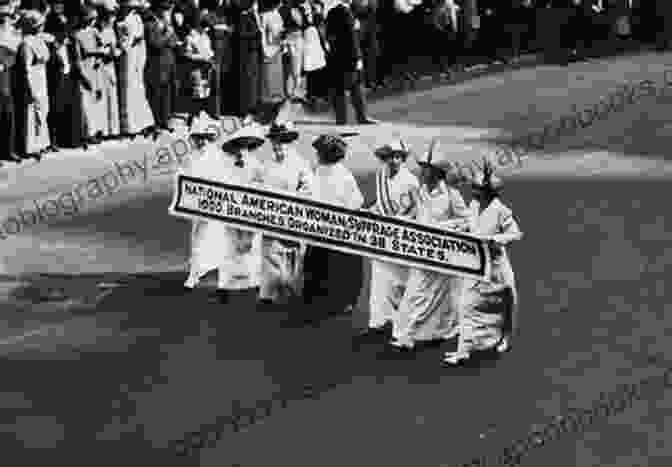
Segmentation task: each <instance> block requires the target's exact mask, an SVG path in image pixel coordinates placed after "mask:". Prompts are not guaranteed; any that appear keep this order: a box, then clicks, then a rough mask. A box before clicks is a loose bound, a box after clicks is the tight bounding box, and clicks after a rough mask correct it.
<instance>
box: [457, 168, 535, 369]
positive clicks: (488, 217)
mask: <svg viewBox="0 0 672 467" xmlns="http://www.w3.org/2000/svg"><path fill="white" fill-rule="evenodd" d="M501 186H502V182H501V180H500V179H499V178H497V177H495V176H494V175H493V168H492V165H491V164H490V163H489V162H485V163H484V167H483V171H482V173H481V174H479V175H478V176H477V177H476V179H475V180H474V181H473V183H472V190H473V192H474V201H472V203H471V204H470V210H471V211H472V215H473V219H472V223H471V228H470V230H471V231H472V232H473V233H475V234H478V235H482V236H485V237H489V238H490V239H491V242H490V243H489V246H490V251H491V255H492V275H491V278H490V282H483V281H476V280H468V281H465V288H464V295H463V300H462V301H463V305H462V314H461V317H460V324H459V335H460V337H459V340H458V347H457V351H456V352H448V353H446V354H445V358H444V362H445V363H447V364H450V365H455V364H458V363H460V362H462V361H464V360H467V359H468V358H469V357H470V356H471V355H472V354H473V353H474V352H478V351H485V350H491V349H494V350H496V351H497V352H499V353H503V352H506V351H508V350H510V349H511V347H512V338H513V336H514V334H515V331H516V329H517V312H518V294H517V292H516V283H515V277H514V274H513V269H512V268H511V262H510V261H509V256H508V253H507V248H506V245H508V244H509V243H510V242H512V241H514V240H520V239H521V238H522V236H523V233H522V232H521V230H520V228H519V227H518V223H517V222H516V220H515V219H514V217H513V213H512V211H511V209H510V208H509V207H508V206H506V205H505V204H504V203H503V202H502V200H501V199H500V197H499V193H500V189H501Z"/></svg>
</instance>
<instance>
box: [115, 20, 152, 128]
mask: <svg viewBox="0 0 672 467" xmlns="http://www.w3.org/2000/svg"><path fill="white" fill-rule="evenodd" d="M116 29H117V35H118V37H119V45H120V47H121V50H122V54H121V57H120V58H119V76H118V79H119V117H120V123H121V131H122V132H124V133H131V134H135V133H139V132H140V131H142V130H144V129H145V128H147V127H150V126H152V125H154V116H153V115H152V110H151V108H150V107H149V101H148V100H147V92H146V91H145V64H146V63H147V44H146V43H145V39H144V37H145V27H144V25H143V24H142V19H140V16H139V15H138V14H137V13H135V12H132V13H129V14H128V16H126V17H125V18H124V19H122V20H119V21H117V23H116Z"/></svg>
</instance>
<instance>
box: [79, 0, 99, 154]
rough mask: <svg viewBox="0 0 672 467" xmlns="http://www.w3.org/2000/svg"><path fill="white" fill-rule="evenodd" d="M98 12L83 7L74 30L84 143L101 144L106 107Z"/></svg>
mask: <svg viewBox="0 0 672 467" xmlns="http://www.w3.org/2000/svg"><path fill="white" fill-rule="evenodd" d="M97 20H98V12H97V10H96V9H95V8H94V7H92V6H88V5H87V6H85V7H84V8H83V9H82V14H81V19H80V22H79V26H78V28H77V30H76V32H75V66H76V67H77V76H78V77H79V79H78V87H77V89H78V90H79V93H78V97H79V102H80V105H81V109H82V117H83V118H82V121H83V125H82V132H83V137H84V144H85V145H89V144H98V143H100V141H101V140H100V137H101V136H102V133H103V126H104V121H105V107H104V105H103V79H102V78H103V76H102V65H103V56H104V52H103V48H102V47H101V43H100V42H99V40H98V31H97V30H96V28H95V25H96V21H97Z"/></svg>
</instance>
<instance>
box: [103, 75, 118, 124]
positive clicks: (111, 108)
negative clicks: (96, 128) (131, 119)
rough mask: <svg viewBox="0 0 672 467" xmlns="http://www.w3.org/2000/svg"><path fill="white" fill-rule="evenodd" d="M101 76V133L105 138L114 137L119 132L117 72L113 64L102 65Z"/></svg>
mask: <svg viewBox="0 0 672 467" xmlns="http://www.w3.org/2000/svg"><path fill="white" fill-rule="evenodd" d="M101 75H102V86H101V88H102V89H101V90H102V93H103V96H102V104H101V106H102V122H101V123H102V125H101V126H102V132H103V135H105V136H116V135H118V134H119V132H120V131H121V121H120V118H119V95H118V93H117V86H118V83H117V72H116V70H115V68H114V63H107V64H105V65H103V69H102V72H101Z"/></svg>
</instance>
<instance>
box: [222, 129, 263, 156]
mask: <svg viewBox="0 0 672 467" xmlns="http://www.w3.org/2000/svg"><path fill="white" fill-rule="evenodd" d="M265 142H266V140H265V139H264V132H263V130H262V128H261V126H259V125H258V124H256V123H253V124H251V125H247V126H244V127H242V128H241V129H240V130H238V131H236V132H234V133H231V134H230V135H229V136H228V138H227V139H226V140H225V141H224V142H223V143H222V149H223V150H224V151H226V150H229V149H247V150H249V151H252V150H254V149H257V148H259V147H261V146H263V145H264V143H265Z"/></svg>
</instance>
